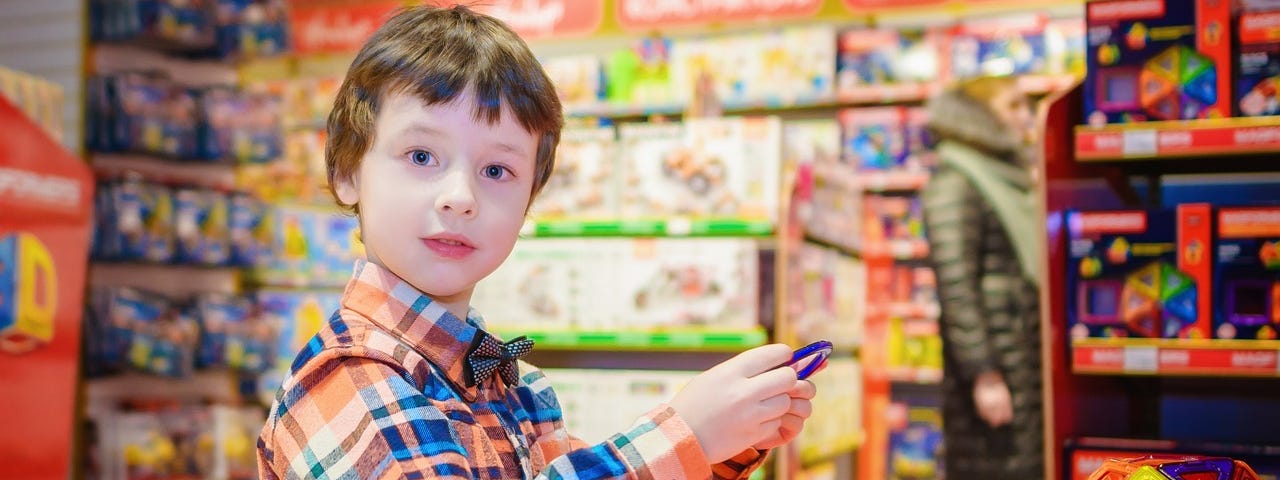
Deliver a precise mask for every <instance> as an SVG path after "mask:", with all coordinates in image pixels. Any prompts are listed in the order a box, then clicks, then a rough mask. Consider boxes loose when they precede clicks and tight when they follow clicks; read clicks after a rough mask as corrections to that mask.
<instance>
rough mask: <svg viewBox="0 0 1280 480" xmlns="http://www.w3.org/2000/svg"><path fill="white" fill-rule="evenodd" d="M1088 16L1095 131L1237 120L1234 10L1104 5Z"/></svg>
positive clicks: (1185, 2)
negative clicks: (1145, 124)
mask: <svg viewBox="0 0 1280 480" xmlns="http://www.w3.org/2000/svg"><path fill="white" fill-rule="evenodd" d="M1085 11H1086V14H1085V21H1086V24H1087V26H1088V50H1087V53H1088V55H1087V60H1088V67H1089V78H1088V79H1087V81H1086V82H1085V85H1084V102H1085V105H1084V115H1085V119H1086V122H1087V123H1088V124H1089V125H1095V126H1097V125H1104V124H1108V123H1131V122H1142V121H1148V120H1189V119H1197V118H1221V117H1229V116H1231V107H1230V103H1229V102H1230V101H1231V100H1232V98H1233V97H1232V92H1231V73H1230V72H1231V68H1232V60H1231V59H1232V52H1231V38H1232V35H1231V2H1227V1H1223V0H1195V1H1190V0H1104V1H1095V2H1089V3H1088V4H1087V5H1086V6H1085Z"/></svg>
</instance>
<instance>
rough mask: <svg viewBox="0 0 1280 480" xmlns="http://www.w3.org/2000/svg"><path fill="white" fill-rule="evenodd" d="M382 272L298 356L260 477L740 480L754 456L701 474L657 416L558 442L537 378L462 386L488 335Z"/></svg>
mask: <svg viewBox="0 0 1280 480" xmlns="http://www.w3.org/2000/svg"><path fill="white" fill-rule="evenodd" d="M483 328H484V323H483V320H482V319H481V318H480V317H479V316H478V315H476V314H475V312H474V311H472V312H471V313H470V314H469V315H468V318H467V319H466V320H462V319H459V318H457V317H456V316H454V315H452V314H450V313H449V312H447V311H445V310H444V309H443V308H441V307H440V306H438V305H436V304H434V303H433V302H431V300H430V299H429V298H428V297H427V296H425V295H423V294H422V293H421V292H419V291H417V290H416V289H414V288H413V287H412V286H410V285H408V284H407V283H405V282H403V281H402V280H400V279H399V278H397V277H396V276H395V275H394V274H392V273H391V272H389V271H387V270H385V269H382V268H381V267H378V266H377V265H373V264H369V263H366V262H360V263H358V264H357V265H356V270H355V276H354V278H353V279H352V280H351V282H350V283H349V284H348V285H347V289H346V292H345V293H344V295H343V302H342V309H341V310H340V311H339V312H337V313H335V314H334V316H333V318H332V319H331V320H330V321H329V323H328V324H327V325H326V326H325V327H324V328H323V329H322V330H321V331H320V333H319V334H317V335H316V336H315V337H314V338H313V339H312V340H311V342H310V343H308V344H307V347H306V348H305V349H304V350H303V351H302V352H301V353H300V354H299V355H298V358H297V360H295V362H294V364H293V368H292V373H291V375H290V376H289V378H288V379H286V380H285V382H284V385H283V386H282V389H281V390H280V392H279V393H278V394H277V396H276V401H275V403H274V405H272V407H271V412H270V416H269V418H268V420H267V424H266V425H265V426H264V427H263V429H262V436H261V438H259V440H258V469H259V474H260V476H261V478H263V479H282V478H288V479H294V478H361V479H363V478H409V479H463V478H475V479H510V478H539V479H548V480H551V479H604V478H635V479H658V480H669V479H684V478H691V479H697V478H717V479H737V478H746V477H747V475H748V474H749V473H750V472H751V471H753V470H755V469H756V468H757V467H758V466H759V465H760V464H761V463H762V462H763V460H764V454H763V452H759V451H756V450H748V451H745V452H743V453H742V454H740V455H738V457H736V458H734V459H732V460H730V461H727V462H724V463H721V464H718V465H709V464H708V462H707V459H706V457H704V456H703V453H702V448H701V446H699V445H698V443H697V440H696V439H695V438H694V436H693V433H692V432H691V431H690V430H689V427H688V426H687V425H686V424H685V423H684V422H683V421H682V420H681V419H680V417H679V416H677V415H676V413H675V411H674V410H672V409H671V407H669V406H666V405H662V406H658V407H657V408H655V409H654V410H652V411H651V412H649V413H648V414H647V415H645V416H644V417H641V418H640V419H638V420H637V421H636V422H635V423H634V424H633V425H632V427H631V428H630V429H629V430H628V431H625V432H620V433H618V434H617V435H614V436H613V437H611V438H609V439H608V440H606V441H605V442H602V443H600V444H596V445H586V444H585V443H583V442H582V441H580V440H578V439H576V438H574V437H572V436H570V435H569V434H568V432H566V431H565V428H564V424H563V420H562V418H563V416H562V414H561V410H560V404H559V402H558V401H557V400H556V396H555V392H554V391H552V389H551V386H550V384H549V382H548V381H547V380H546V378H545V377H544V376H543V374H542V372H541V371H539V370H537V369H535V368H533V367H531V366H529V365H527V364H523V363H521V364H520V369H521V371H522V375H521V377H520V381H519V382H518V383H517V384H516V385H515V386H512V387H507V386H506V385H505V384H504V383H503V382H501V381H499V380H497V378H496V376H495V377H493V378H490V379H488V380H487V381H485V382H482V383H480V384H478V385H474V386H470V387H469V386H468V382H467V381H466V378H465V377H464V370H465V367H464V362H465V355H466V351H467V347H468V346H469V345H470V344H471V342H472V339H473V338H475V336H476V335H478V334H480V333H482V332H483Z"/></svg>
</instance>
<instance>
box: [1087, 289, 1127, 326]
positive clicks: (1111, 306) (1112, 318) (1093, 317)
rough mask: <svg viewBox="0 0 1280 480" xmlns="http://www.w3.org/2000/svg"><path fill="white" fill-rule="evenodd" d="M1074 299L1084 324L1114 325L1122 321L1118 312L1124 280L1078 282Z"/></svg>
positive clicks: (1122, 307) (1121, 308) (1121, 306)
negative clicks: (1076, 294)
mask: <svg viewBox="0 0 1280 480" xmlns="http://www.w3.org/2000/svg"><path fill="white" fill-rule="evenodd" d="M1077 291H1078V292H1079V294H1078V297H1079V298H1077V299H1076V302H1077V303H1076V311H1077V312H1079V317H1080V321H1081V322H1083V323H1085V324H1086V325H1116V324H1120V323H1124V322H1123V321H1122V320H1121V318H1122V317H1121V315H1120V312H1121V311H1122V310H1123V309H1124V305H1121V302H1122V301H1123V298H1122V297H1121V295H1122V293H1123V292H1124V282H1122V281H1119V280H1087V281H1083V282H1080V288H1078V289H1077Z"/></svg>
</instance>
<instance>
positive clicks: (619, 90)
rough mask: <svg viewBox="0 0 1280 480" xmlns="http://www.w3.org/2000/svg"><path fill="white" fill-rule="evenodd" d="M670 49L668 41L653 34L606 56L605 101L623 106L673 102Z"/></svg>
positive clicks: (670, 42) (669, 41)
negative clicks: (606, 81)
mask: <svg viewBox="0 0 1280 480" xmlns="http://www.w3.org/2000/svg"><path fill="white" fill-rule="evenodd" d="M671 49H672V41H671V39H669V38H664V37H660V36H657V35H653V36H648V37H644V38H642V39H640V40H639V41H637V42H636V43H635V45H633V46H632V47H631V48H625V49H620V50H617V51H615V52H614V53H612V54H611V55H609V57H608V59H607V60H606V62H605V78H606V79H608V85H607V86H606V87H605V92H606V93H605V96H606V98H608V99H609V101H610V102H612V103H617V104H624V105H626V104H636V105H654V104H663V103H667V102H672V101H675V100H676V98H675V94H674V93H673V91H674V90H675V88H673V85H672V81H671V78H672V72H671V70H672V67H671V63H672V58H671V55H672V52H671Z"/></svg>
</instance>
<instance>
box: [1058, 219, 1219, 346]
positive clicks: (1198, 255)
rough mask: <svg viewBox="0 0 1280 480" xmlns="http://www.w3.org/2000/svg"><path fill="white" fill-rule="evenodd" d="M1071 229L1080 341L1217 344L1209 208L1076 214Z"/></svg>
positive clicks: (1073, 312) (1073, 318) (1070, 308)
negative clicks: (1211, 331)
mask: <svg viewBox="0 0 1280 480" xmlns="http://www.w3.org/2000/svg"><path fill="white" fill-rule="evenodd" d="M1066 221H1067V231H1068V238H1069V239H1070V252H1069V256H1068V261H1067V262H1068V263H1067V321H1068V324H1069V325H1070V335H1071V337H1072V338H1082V337H1144V338H1209V329H1210V324H1211V321H1210V317H1211V315H1212V314H1211V308H1210V307H1211V305H1210V299H1211V298H1212V297H1211V296H1210V294H1211V290H1212V285H1211V284H1210V282H1211V278H1212V265H1213V262H1212V258H1211V256H1212V251H1211V250H1210V245H1211V243H1210V241H1211V238H1210V236H1211V234H1212V233H1213V230H1212V221H1213V217H1212V212H1211V211H1210V206H1209V205H1208V204H1183V205H1179V206H1178V207H1177V209H1176V210H1174V209H1167V210H1153V211H1142V210H1124V211H1098V212H1069V213H1068V214H1067V218H1066Z"/></svg>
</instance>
